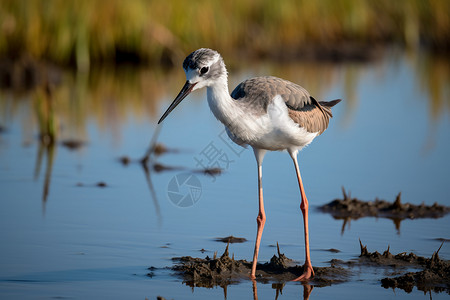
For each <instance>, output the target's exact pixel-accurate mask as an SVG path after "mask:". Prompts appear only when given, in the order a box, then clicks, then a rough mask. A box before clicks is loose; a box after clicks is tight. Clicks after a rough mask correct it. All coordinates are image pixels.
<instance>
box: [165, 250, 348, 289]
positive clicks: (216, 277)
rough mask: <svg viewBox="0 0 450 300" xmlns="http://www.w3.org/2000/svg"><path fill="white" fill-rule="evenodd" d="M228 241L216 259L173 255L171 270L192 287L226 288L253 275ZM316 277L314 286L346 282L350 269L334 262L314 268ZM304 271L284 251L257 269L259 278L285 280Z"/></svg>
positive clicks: (312, 282) (249, 264)
mask: <svg viewBox="0 0 450 300" xmlns="http://www.w3.org/2000/svg"><path fill="white" fill-rule="evenodd" d="M228 249H229V244H228V245H227V247H226V249H225V251H224V253H223V254H222V255H221V256H220V257H217V256H216V254H215V255H214V257H213V258H210V257H209V256H206V257H205V258H194V257H190V256H183V257H177V258H173V261H174V262H175V263H176V264H175V266H174V267H172V270H173V271H175V272H176V274H178V275H179V276H181V277H182V278H183V282H184V283H185V284H186V285H188V286H192V287H207V288H211V287H214V286H221V287H226V286H227V285H230V284H237V283H239V282H240V281H241V280H244V279H249V278H250V271H251V262H249V261H247V260H245V259H244V260H236V259H234V255H232V256H231V257H230V255H229V250H228ZM314 272H315V277H314V278H313V279H312V280H311V281H310V283H311V284H313V285H315V286H327V285H331V284H336V283H340V282H344V281H347V280H348V278H349V274H350V273H349V271H348V270H347V269H346V268H344V267H340V266H337V265H335V264H333V263H332V264H331V265H330V267H314ZM302 273H303V266H298V265H295V264H294V262H293V261H292V260H291V259H289V258H287V257H286V256H285V255H284V254H282V253H280V251H279V248H278V253H277V254H276V255H274V256H273V257H272V258H271V259H270V261H269V262H266V263H263V264H261V263H259V264H258V265H257V270H256V281H260V282H266V283H267V282H273V283H277V282H278V283H283V282H286V281H291V280H293V279H295V278H297V277H298V276H300V275H301V274H302Z"/></svg>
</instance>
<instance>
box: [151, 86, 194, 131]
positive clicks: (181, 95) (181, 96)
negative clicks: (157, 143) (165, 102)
mask: <svg viewBox="0 0 450 300" xmlns="http://www.w3.org/2000/svg"><path fill="white" fill-rule="evenodd" d="M196 84H197V83H190V82H189V81H186V83H185V84H184V86H183V88H182V89H181V91H180V92H179V93H178V96H177V97H176V98H175V100H173V102H172V104H170V106H169V108H168V109H167V110H166V112H165V113H164V114H163V115H162V117H161V119H159V121H158V124H159V123H161V122H162V121H163V120H164V119H165V118H166V117H167V116H168V115H169V114H170V112H171V111H172V110H174V108H175V107H177V105H178V104H180V102H181V101H182V100H183V99H184V98H186V96H187V95H189V94H190V93H191V92H192V89H193V88H194V86H195V85H196Z"/></svg>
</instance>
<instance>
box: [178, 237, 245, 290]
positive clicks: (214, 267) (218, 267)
mask: <svg viewBox="0 0 450 300" xmlns="http://www.w3.org/2000/svg"><path fill="white" fill-rule="evenodd" d="M173 260H174V261H177V262H178V263H179V264H177V265H175V266H174V267H173V268H172V270H174V271H176V272H177V273H179V274H181V275H182V277H183V279H184V280H185V283H186V284H187V285H189V286H197V287H214V286H222V287H224V286H227V285H230V284H233V283H237V282H238V281H239V279H241V278H243V277H244V276H245V274H246V273H247V270H249V269H250V267H251V265H250V263H249V262H247V261H246V260H235V259H234V257H233V258H230V256H229V253H228V245H227V248H226V249H225V252H224V253H223V254H222V256H221V257H220V258H216V254H214V258H212V259H211V258H210V257H209V256H206V258H204V259H202V258H194V257H190V256H183V257H178V258H173Z"/></svg>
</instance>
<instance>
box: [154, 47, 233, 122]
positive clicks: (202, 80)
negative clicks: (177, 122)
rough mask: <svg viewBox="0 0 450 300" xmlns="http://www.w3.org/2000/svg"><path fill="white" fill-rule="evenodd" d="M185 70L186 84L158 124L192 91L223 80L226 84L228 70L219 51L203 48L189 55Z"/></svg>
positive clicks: (184, 65)
mask: <svg viewBox="0 0 450 300" xmlns="http://www.w3.org/2000/svg"><path fill="white" fill-rule="evenodd" d="M183 69H184V72H185V73H186V83H185V84H184V86H183V88H182V89H181V91H180V92H179V93H178V96H177V97H176V98H175V100H173V102H172V104H170V106H169V108H167V110H166V112H165V113H164V114H163V115H162V117H161V119H160V120H159V121H158V124H159V123H161V122H162V121H163V120H164V119H165V118H166V117H167V116H168V115H169V114H170V112H171V111H172V110H173V109H174V108H175V107H176V106H177V105H178V104H180V102H181V101H182V100H183V99H184V98H186V96H187V95H189V94H190V93H191V92H192V91H194V90H198V89H201V88H203V87H208V86H211V85H213V84H214V83H216V82H218V81H220V80H221V78H224V79H225V82H226V77H227V70H226V68H225V63H224V62H223V59H222V56H220V54H219V53H218V52H217V51H214V50H211V49H208V48H201V49H198V50H195V51H194V52H192V53H191V54H189V55H188V56H187V57H186V58H185V60H184V62H183Z"/></svg>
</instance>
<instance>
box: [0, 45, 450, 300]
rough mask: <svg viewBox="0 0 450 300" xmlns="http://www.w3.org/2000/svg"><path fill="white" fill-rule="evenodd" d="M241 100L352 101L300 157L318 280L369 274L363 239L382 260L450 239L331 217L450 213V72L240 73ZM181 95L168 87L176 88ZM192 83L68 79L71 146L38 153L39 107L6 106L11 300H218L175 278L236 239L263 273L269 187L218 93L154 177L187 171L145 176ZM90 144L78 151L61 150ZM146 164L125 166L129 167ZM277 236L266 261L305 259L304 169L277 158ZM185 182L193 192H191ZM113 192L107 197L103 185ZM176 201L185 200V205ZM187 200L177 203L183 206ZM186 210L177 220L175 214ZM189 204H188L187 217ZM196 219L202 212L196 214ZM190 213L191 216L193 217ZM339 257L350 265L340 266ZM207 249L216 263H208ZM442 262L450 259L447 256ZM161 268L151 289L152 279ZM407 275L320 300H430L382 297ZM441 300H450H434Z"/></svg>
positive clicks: (5, 236)
mask: <svg viewBox="0 0 450 300" xmlns="http://www.w3.org/2000/svg"><path fill="white" fill-rule="evenodd" d="M231 66H232V67H230V70H229V71H230V87H234V86H235V85H236V84H237V83H238V82H240V81H241V80H243V79H245V78H247V77H249V76H255V75H267V74H271V75H275V76H279V77H283V78H286V79H289V80H291V81H294V82H297V83H299V84H301V85H303V86H305V87H306V88H308V89H309V90H310V92H311V93H312V94H313V95H316V96H317V97H316V98H318V99H330V100H331V99H335V98H342V99H344V101H343V102H341V103H340V104H338V105H337V106H336V107H335V109H334V110H333V114H334V118H333V119H332V121H331V124H330V127H329V128H328V130H327V131H326V132H325V133H324V134H323V135H322V136H320V137H318V138H317V139H316V140H315V141H314V142H313V143H312V144H311V145H310V146H308V147H307V148H306V149H304V150H303V151H302V152H301V153H300V155H299V163H300V170H301V172H302V177H303V180H304V184H305V188H306V192H307V195H308V199H309V201H310V205H311V206H310V207H311V210H310V242H311V256H312V262H313V265H314V266H326V265H327V264H328V263H327V262H328V261H330V260H331V259H333V258H338V259H342V260H351V259H355V258H357V257H358V255H359V241H358V240H359V239H361V241H362V242H363V243H364V244H367V245H368V250H369V251H375V250H377V251H379V252H382V251H384V250H385V249H386V248H387V246H388V245H389V246H390V249H391V252H392V253H399V252H404V251H407V252H409V251H413V252H415V253H416V254H418V255H422V256H428V257H429V256H431V254H432V253H433V252H434V251H436V250H437V248H438V247H439V245H440V243H441V242H440V241H438V240H437V239H438V238H446V239H449V238H450V236H449V228H450V216H446V217H443V218H440V219H418V220H405V221H403V222H401V224H400V226H399V227H397V228H396V225H395V224H394V223H393V222H392V221H391V220H389V219H383V218H379V219H377V218H363V219H359V220H353V221H349V222H347V223H346V224H345V225H344V222H343V221H342V220H334V219H333V218H332V217H331V216H330V215H327V214H323V213H320V212H318V211H317V210H316V207H317V206H319V205H323V204H325V203H328V202H329V201H331V200H333V199H335V198H338V197H341V187H342V186H344V187H345V188H346V189H347V190H348V191H350V192H351V194H352V196H354V197H358V198H360V199H364V200H373V199H375V198H377V197H378V198H380V199H386V200H389V201H393V200H394V199H395V196H396V195H397V194H398V193H399V192H401V193H402V201H403V202H410V203H414V204H420V203H422V202H424V203H425V204H428V205H431V204H433V203H434V202H438V203H440V204H444V205H450V199H449V196H448V195H450V182H449V178H450V163H449V161H448V159H447V156H448V153H450V139H449V129H450V118H449V116H450V114H449V113H450V102H449V99H450V97H449V83H450V80H449V78H450V71H449V70H450V67H449V63H448V61H445V60H444V61H440V60H437V59H436V58H428V57H425V56H422V55H417V56H402V55H397V54H395V53H394V54H391V55H388V56H387V57H386V58H384V59H383V60H380V61H377V62H373V63H370V64H351V63H347V64H340V65H333V64H312V63H304V64H295V65H281V66H276V65H273V64H264V65H257V66H255V65H247V66H243V67H240V68H237V67H235V66H236V65H235V64H234V65H233V63H231ZM166 80H167V82H166ZM183 83H184V78H183V73H182V70H181V68H180V69H179V70H178V69H177V70H173V71H170V72H169V73H165V72H162V71H154V70H135V69H125V70H118V71H116V72H114V71H109V70H107V71H104V72H102V71H99V72H98V73H95V72H94V73H93V74H91V77H83V76H81V75H79V76H78V77H73V76H71V75H70V74H65V75H64V76H63V78H62V84H61V85H60V86H58V87H56V89H55V92H54V94H53V99H54V100H55V102H54V103H55V111H56V112H55V118H56V121H57V124H58V125H57V128H58V129H57V130H58V137H59V139H58V143H57V145H56V146H55V147H51V146H50V147H46V146H43V145H42V144H41V143H40V142H39V139H38V138H37V136H38V134H39V131H40V129H39V125H38V124H39V120H40V119H39V118H38V117H37V113H36V110H37V109H36V105H37V104H36V103H37V102H38V100H37V98H38V96H39V92H27V93H16V92H11V91H2V92H1V93H0V126H1V127H2V128H4V130H2V132H1V133H0V191H1V200H0V239H1V241H2V244H1V247H0V297H1V298H2V299H3V298H5V299H10V298H13V299H14V298H20V299H36V298H54V297H67V298H75V299H86V298H106V297H108V298H110V299H123V298H128V299H135V298H136V299H144V298H145V297H147V298H149V299H154V298H155V297H156V296H157V295H161V296H164V297H166V298H167V299H172V298H173V299H211V298H222V297H224V296H223V295H224V290H223V289H222V288H220V287H217V288H213V289H206V288H195V289H191V288H190V287H188V286H186V285H184V284H183V283H182V280H181V279H180V278H178V277H174V276H173V275H172V272H171V271H169V270H167V269H165V267H170V266H172V261H171V258H172V257H174V256H183V255H191V256H200V257H204V256H206V255H210V256H212V255H213V253H214V252H215V251H218V252H219V253H221V252H222V251H223V250H224V248H225V244H223V243H219V242H216V241H214V238H216V237H224V236H228V235H233V236H238V237H244V238H246V239H247V240H248V241H247V242H245V243H241V244H232V245H231V246H230V252H231V253H234V255H235V258H238V259H243V258H245V259H248V260H250V259H251V256H252V251H253V242H254V239H255V233H256V222H255V218H256V215H257V209H258V208H257V180H256V164H255V161H254V157H253V153H252V151H251V150H249V149H247V150H244V149H242V148H239V147H236V146H235V145H233V144H232V143H231V142H230V141H229V140H228V139H227V138H226V137H225V136H224V132H223V128H222V126H221V125H220V124H219V123H218V121H216V120H215V119H214V117H213V116H212V114H211V113H210V112H209V108H208V106H207V103H206V101H204V99H205V92H204V91H203V92H194V93H193V94H192V95H191V96H190V97H189V98H187V99H186V100H185V101H184V102H183V103H182V104H181V105H180V106H179V107H177V109H176V110H175V111H173V112H172V114H171V115H170V116H169V117H168V118H167V119H166V121H165V122H164V125H163V127H162V129H161V132H160V135H159V138H158V142H160V143H162V144H164V145H165V146H166V147H168V149H169V150H172V151H169V152H167V153H166V154H164V155H161V156H158V157H156V158H155V160H154V161H153V162H157V163H160V164H163V165H166V166H173V167H177V168H175V169H173V170H169V171H163V172H155V171H153V170H151V171H150V173H149V177H148V178H147V177H146V173H145V172H144V169H143V168H142V167H141V165H140V164H138V163H136V162H134V160H137V159H139V158H141V157H142V156H143V155H144V153H145V151H146V149H147V148H148V145H149V143H150V139H151V138H152V135H153V133H154V131H155V128H156V125H155V124H156V122H157V120H158V118H159V116H160V115H161V113H162V112H163V111H164V110H165V109H166V107H167V106H168V105H169V104H170V102H171V100H172V98H173V97H174V96H175V95H176V94H177V92H178V89H179V88H181V86H182V84H183ZM69 139H70V140H80V141H82V142H84V144H83V146H82V147H80V148H78V149H75V150H71V149H69V148H67V147H64V146H62V145H61V143H60V142H61V141H65V140H69ZM123 156H127V157H129V158H130V159H131V160H133V161H132V162H131V163H130V164H128V165H126V166H124V165H123V164H121V163H120V162H119V158H120V157H123ZM202 165H203V166H205V167H221V168H223V169H224V172H223V173H222V174H221V175H216V176H210V175H203V174H201V173H194V174H193V176H194V178H196V179H198V182H196V183H194V184H193V186H191V187H193V188H194V189H190V190H188V189H187V187H186V186H182V187H181V189H180V190H179V191H178V194H179V195H181V196H184V195H187V194H188V193H189V192H192V194H189V195H192V197H191V198H189V199H187V200H186V199H185V200H186V201H188V200H189V201H191V203H188V202H183V203H184V204H183V205H182V204H180V202H179V198H176V194H177V191H176V190H175V189H176V184H175V185H174V182H175V183H176V181H174V180H175V179H174V178H175V177H176V176H177V175H180V174H188V175H189V176H190V175H192V173H191V170H193V169H196V170H197V169H201V168H202ZM263 174H264V175H263V185H264V196H265V206H266V213H267V222H266V226H265V230H264V234H263V238H262V244H261V253H260V261H262V262H264V261H267V260H269V259H270V257H271V256H272V255H273V254H275V253H276V248H274V245H275V244H276V243H277V242H278V243H279V244H280V247H281V252H284V253H285V254H286V256H288V257H290V258H293V259H295V260H296V261H298V262H299V263H302V261H303V258H304V250H303V236H302V227H301V224H302V223H301V222H302V219H301V213H300V210H299V204H300V199H299V192H298V186H297V183H296V177H295V171H294V168H293V165H292V162H291V159H290V158H289V156H288V155H287V154H286V153H269V154H268V155H266V158H265V160H264V165H263ZM176 178H177V179H180V178H182V177H181V176H180V177H176ZM99 182H104V183H105V184H106V187H99V186H97V184H98V183H99ZM174 194H175V197H174ZM174 199H175V200H174ZM175 203H178V204H175ZM186 203H188V204H186ZM190 204H192V205H190ZM181 206H184V207H181ZM330 248H335V249H338V250H340V252H339V253H332V252H329V251H326V250H327V249H330ZM201 249H205V250H206V252H204V253H202V252H200V250H201ZM439 254H440V257H441V258H444V259H450V247H449V246H448V245H447V244H444V246H443V247H442V249H441V251H440V253H439ZM150 266H153V267H155V268H157V269H156V270H154V271H152V272H153V277H148V276H147V273H149V272H150V271H149V270H147V268H148V267H150ZM392 271H393V270H384V269H377V268H367V269H366V268H364V269H361V270H359V269H357V270H353V272H354V274H353V275H352V277H351V279H350V281H349V282H347V283H343V284H338V285H333V286H330V287H323V288H318V287H316V288H314V289H313V291H312V293H311V297H310V299H325V298H330V297H333V298H338V299H348V298H349V297H352V296H353V295H359V294H360V293H361V292H362V291H364V292H369V293H366V295H368V296H367V297H369V298H371V299H379V298H386V299H390V298H392V299H394V298H395V299H402V298H408V299H424V298H427V299H428V298H429V297H430V296H429V295H424V293H423V292H422V291H418V290H417V289H414V290H413V292H412V293H409V294H407V293H406V292H404V291H402V290H394V291H393V290H387V289H384V288H383V287H381V284H380V281H379V280H380V279H381V278H383V277H385V276H386V275H389V274H390V272H392ZM303 288H304V287H303V286H302V285H301V284H298V283H291V282H289V283H286V285H285V286H284V288H283V290H282V294H281V295H279V297H278V299H293V298H296V299H298V298H302V297H303ZM226 294H227V299H246V298H252V297H253V296H254V295H253V287H252V283H251V281H250V280H249V281H244V282H242V283H240V284H237V285H231V286H228V287H227V289H226ZM257 294H258V297H259V299H273V298H275V295H276V289H275V287H274V286H272V284H271V283H268V284H263V283H258V285H257ZM431 294H432V297H433V299H443V298H446V297H447V296H448V295H447V294H446V293H434V292H432V293H431Z"/></svg>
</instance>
